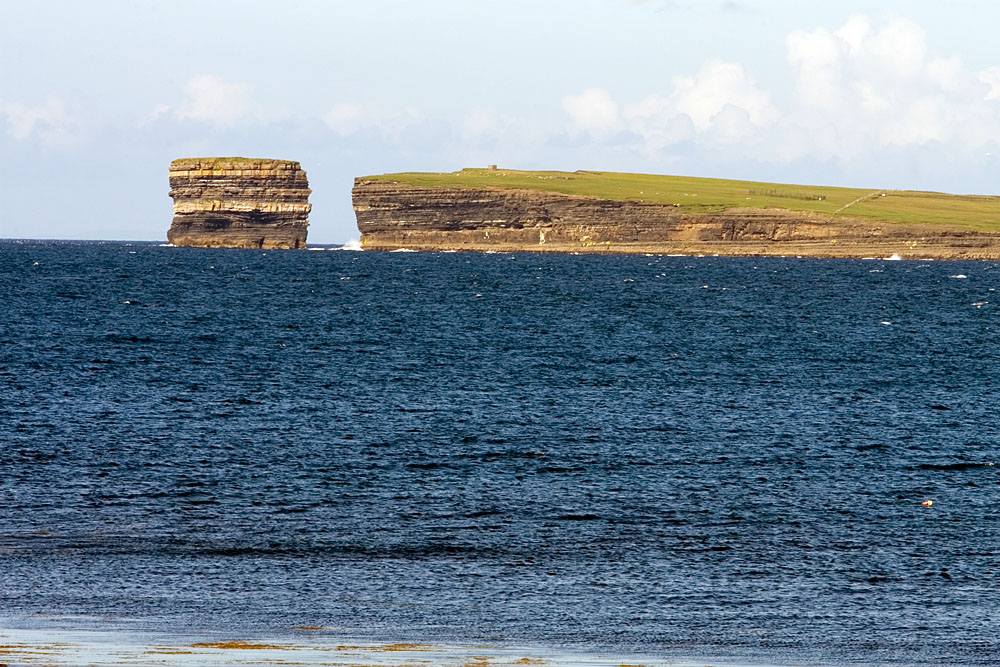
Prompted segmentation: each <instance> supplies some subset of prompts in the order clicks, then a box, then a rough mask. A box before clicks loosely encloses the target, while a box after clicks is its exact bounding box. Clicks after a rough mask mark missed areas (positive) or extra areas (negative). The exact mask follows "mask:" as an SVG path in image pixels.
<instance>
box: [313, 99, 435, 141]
mask: <svg viewBox="0 0 1000 667" xmlns="http://www.w3.org/2000/svg"><path fill="white" fill-rule="evenodd" d="M322 119H323V122H324V123H325V124H326V126H327V127H328V128H330V130H331V131H333V132H334V133H335V134H337V135H339V136H341V137H347V136H350V135H354V134H357V133H359V132H374V133H375V134H377V135H378V136H379V137H380V138H382V139H383V140H386V141H389V142H394V141H399V140H400V138H401V137H402V136H403V135H405V134H407V132H408V131H409V130H410V129H412V128H413V127H416V126H418V125H424V124H426V123H427V122H429V121H428V119H427V118H425V117H424V114H423V113H421V112H420V110H419V109H417V108H416V107H403V108H393V109H391V110H390V109H385V108H383V107H379V106H376V105H369V104H362V103H358V102H342V103H340V104H337V105H334V106H333V107H332V108H331V109H330V110H329V111H327V112H326V113H325V114H323V116H322Z"/></svg>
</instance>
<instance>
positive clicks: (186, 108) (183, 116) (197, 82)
mask: <svg viewBox="0 0 1000 667" xmlns="http://www.w3.org/2000/svg"><path fill="white" fill-rule="evenodd" d="M184 92H185V94H186V97H185V99H184V100H183V101H181V103H180V104H179V105H178V106H177V108H176V109H174V114H173V115H174V117H175V118H177V119H179V120H196V121H201V122H204V123H209V124H210V125H215V126H216V127H220V128H230V127H233V126H234V125H236V124H237V122H239V121H240V120H242V119H245V118H246V117H247V116H249V115H250V111H251V109H252V102H251V99H250V86H247V85H246V84H242V83H227V82H225V81H223V80H222V79H220V78H219V77H217V76H213V75H211V74H202V75H199V76H196V77H194V78H193V79H191V80H190V81H188V82H187V85H185V86H184Z"/></svg>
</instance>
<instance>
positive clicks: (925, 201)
mask: <svg viewBox="0 0 1000 667" xmlns="http://www.w3.org/2000/svg"><path fill="white" fill-rule="evenodd" d="M365 178H366V179H368V180H385V181H397V182H402V183H408V184H410V185H414V186H417V187H456V188H480V187H491V188H507V189H523V190H543V191H546V192H558V193H562V194H568V195H582V196H587V197H597V198H599V199H615V200H626V201H644V202H656V203H664V204H675V205H678V206H680V207H681V208H682V209H684V210H687V211H691V212H704V213H709V212H715V211H722V210H725V209H728V208H734V207H738V206H749V207H753V208H771V207H774V208H784V209H789V210H793V211H814V212H816V213H823V214H827V215H837V216H843V217H851V218H859V219H862V220H871V221H878V222H901V223H906V222H908V223H929V224H939V225H944V226H954V227H961V228H965V229H977V230H982V231H1000V197H994V196H982V195H950V194H943V193H939V192H917V191H911V190H879V189H877V188H870V189H866V188H834V187H824V186H816V185H788V184H784V183H761V182H757V181H730V180H723V179H716V178H693V177H687V176H657V175H652V174H621V173H614V172H599V171H576V172H563V171H516V170H512V169H497V170H491V169H463V170H462V171H456V172H452V173H419V172H410V173H401V174H382V175H379V176H366V177H365ZM883 195H884V196H883Z"/></svg>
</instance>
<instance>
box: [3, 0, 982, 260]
mask: <svg viewBox="0 0 1000 667" xmlns="http://www.w3.org/2000/svg"><path fill="white" fill-rule="evenodd" d="M0 7H2V9H3V12H2V14H3V21H2V22H0V237H2V238H73V239H88V238H89V239H133V240H162V239H164V238H165V236H166V230H167V228H168V227H169V225H170V217H171V204H170V199H169V197H168V196H167V191H168V189H169V187H168V184H167V167H168V165H169V162H170V160H172V159H174V158H177V157H193V156H200V155H242V156H260V157H277V158H284V159H293V160H298V161H300V162H301V163H302V165H303V167H304V168H305V169H306V170H307V172H308V174H309V180H310V184H311V187H312V189H313V195H312V197H311V201H312V203H313V213H312V215H311V217H310V221H311V225H310V232H309V240H310V241H311V242H314V243H339V242H345V241H348V240H350V239H352V238H357V236H358V234H357V229H356V227H355V222H354V216H353V212H352V210H351V204H350V188H351V184H352V181H353V178H354V177H355V176H361V175H365V174H372V173H385V172H394V171H404V170H414V171H452V170H456V169H460V168H461V167H464V166H475V165H483V166H485V165H486V164H488V163H499V164H500V165H502V166H506V167H511V168H522V169H567V170H574V169H594V170H601V169H603V170H615V171H639V172H653V173H667V174H685V175H697V176H715V177H723V178H745V179H753V180H773V181H783V182H795V183H817V184H831V185H850V186H859V187H873V188H875V187H879V188H906V189H933V190H943V191H949V192H976V193H988V194H1000V182H998V181H1000V178H998V176H1000V51H997V49H996V48H995V46H994V45H995V35H994V32H995V27H996V26H997V25H1000V6H996V5H995V4H993V3H989V2H978V1H973V0H965V1H962V0H958V1H956V2H952V3H948V4H947V5H945V4H943V3H938V2H912V1H911V2H894V1H885V2H877V1H875V2H873V1H870V2H850V1H847V2H836V3H832V2H807V1H800V2H784V1H779V0H775V1H772V2H763V1H756V2H754V1H750V0H701V1H698V2H695V1H693V0H692V1H685V0H672V1H671V0H573V1H564V0H533V1H531V2H522V1H520V0H503V1H499V0H493V1H486V0H461V1H460V0H425V1H417V0H409V1H403V0H363V1H362V0H358V1H356V2H348V1H342V2H337V1H330V2H318V1H317V2H304V1H300V2H294V1H292V2H280V3H279V2H256V1H253V0H241V1H238V2H237V1H214V2H213V1H200V2H194V1H186V0H179V1H177V0H175V1H173V2H144V1H129V2H99V3H79V2H40V3H16V2H12V1H3V2H2V3H0Z"/></svg>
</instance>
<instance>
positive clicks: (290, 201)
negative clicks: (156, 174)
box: [167, 158, 312, 248]
mask: <svg viewBox="0 0 1000 667" xmlns="http://www.w3.org/2000/svg"><path fill="white" fill-rule="evenodd" d="M310 193H311V190H310V189H309V182H308V180H307V179H306V172H305V171H303V169H302V167H301V166H300V165H299V163H298V162H292V161H290V160H270V159H261V158H183V159H180V160H174V161H173V162H171V163H170V196H171V197H172V198H173V200H174V219H173V223H172V224H171V225H170V230H169V231H168V232H167V241H169V242H170V243H172V244H173V245H177V246H203V247H223V248H305V247H306V229H307V227H308V226H309V211H310V210H311V209H312V206H311V205H310V204H309V194H310Z"/></svg>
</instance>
